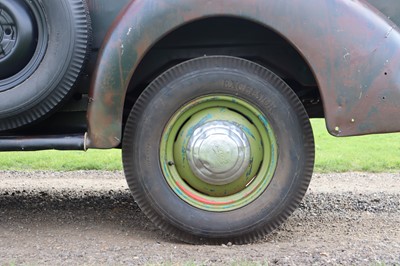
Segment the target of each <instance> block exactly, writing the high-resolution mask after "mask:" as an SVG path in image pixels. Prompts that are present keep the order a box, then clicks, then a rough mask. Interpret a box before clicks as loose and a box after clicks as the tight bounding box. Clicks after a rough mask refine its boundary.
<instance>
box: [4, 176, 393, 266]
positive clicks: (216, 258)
mask: <svg viewBox="0 0 400 266" xmlns="http://www.w3.org/2000/svg"><path fill="white" fill-rule="evenodd" d="M399 224H400V174H398V173H396V174H366V173H344V174H317V175H314V177H313V180H312V183H311V186H310V189H309V191H308V193H307V195H306V197H305V199H304V200H303V203H302V204H301V206H300V208H299V209H298V210H297V211H296V212H295V213H294V214H293V215H292V217H291V218H290V219H289V220H288V221H287V222H286V223H285V225H284V226H282V227H281V228H280V229H279V230H277V231H276V232H274V233H273V234H272V235H270V236H268V237H266V238H265V239H264V240H262V241H259V242H258V243H255V244H251V245H244V246H235V245H229V244H228V243H227V245H221V246H194V245H188V244H184V243H181V242H178V241H176V240H174V239H173V238H171V237H169V236H167V235H164V234H163V233H162V232H160V231H159V230H158V229H157V228H155V227H154V226H153V225H152V224H151V223H150V222H149V221H148V220H147V218H146V217H145V216H144V215H143V214H142V213H141V211H140V210H139V209H138V207H137V206H136V205H135V203H134V202H133V199H132V198H131V196H130V193H129V190H128V188H127V185H126V183H125V180H124V177H123V174H122V173H121V172H99V171H82V172H68V173H65V172H10V171H3V172H0V265H21V264H24V265H143V264H144V265H154V264H167V265H267V264H269V265H275V264H277V265H337V264H344V265H400V226H399Z"/></svg>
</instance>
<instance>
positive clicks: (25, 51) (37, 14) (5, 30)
mask: <svg viewBox="0 0 400 266" xmlns="http://www.w3.org/2000/svg"><path fill="white" fill-rule="evenodd" d="M47 43H48V29H47V26H46V16H45V14H44V12H43V10H42V7H41V6H40V4H39V3H38V1H23V0H0V67H1V69H4V71H2V72H1V73H0V92H1V91H6V90H9V89H12V88H14V87H15V86H17V85H18V84H20V83H22V82H23V81H25V80H26V79H27V78H29V77H30V76H31V75H32V74H33V73H34V72H35V70H36V69H37V67H38V66H39V64H40V62H41V61H42V59H43V57H44V54H45V52H46V49H47Z"/></svg>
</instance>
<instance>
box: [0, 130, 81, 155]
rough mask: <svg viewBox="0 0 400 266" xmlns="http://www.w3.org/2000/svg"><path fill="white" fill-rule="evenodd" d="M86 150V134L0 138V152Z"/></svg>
mask: <svg viewBox="0 0 400 266" xmlns="http://www.w3.org/2000/svg"><path fill="white" fill-rule="evenodd" d="M40 150H83V151H85V150H86V134H81V135H78V134H75V135H50V136H6V137H2V136H0V151H40Z"/></svg>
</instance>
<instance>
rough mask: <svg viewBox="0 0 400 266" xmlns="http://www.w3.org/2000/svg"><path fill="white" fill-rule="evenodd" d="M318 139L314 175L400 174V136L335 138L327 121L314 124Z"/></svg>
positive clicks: (316, 139) (320, 120) (316, 138)
mask: <svg viewBox="0 0 400 266" xmlns="http://www.w3.org/2000/svg"><path fill="white" fill-rule="evenodd" d="M312 126H313V130H314V137H315V150H316V161H315V172H346V171H365V172H394V171H399V170H400V134H398V133H396V134H380V135H368V136H357V137H343V138H336V137H333V136H331V135H329V133H328V132H327V130H326V127H325V121H324V120H322V119H316V120H313V121H312Z"/></svg>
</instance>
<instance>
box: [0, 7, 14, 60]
mask: <svg viewBox="0 0 400 266" xmlns="http://www.w3.org/2000/svg"><path fill="white" fill-rule="evenodd" d="M14 32H15V22H14V20H13V19H12V17H11V16H10V15H9V14H8V12H6V10H4V9H1V8H0V60H1V59H2V58H4V57H6V56H7V55H9V54H10V53H11V51H12V49H13V48H14V46H15V42H16V33H14Z"/></svg>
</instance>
